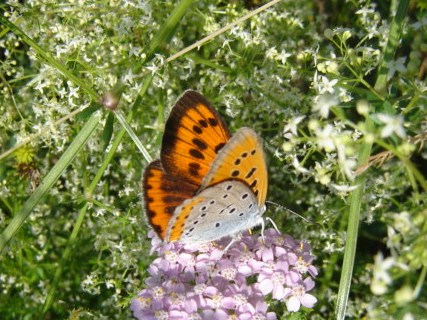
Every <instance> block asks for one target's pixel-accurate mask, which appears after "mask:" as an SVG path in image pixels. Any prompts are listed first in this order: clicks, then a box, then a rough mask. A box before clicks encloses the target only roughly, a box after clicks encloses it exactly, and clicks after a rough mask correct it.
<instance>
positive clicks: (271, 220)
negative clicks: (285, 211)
mask: <svg viewBox="0 0 427 320" xmlns="http://www.w3.org/2000/svg"><path fill="white" fill-rule="evenodd" d="M265 219H266V220H268V221H270V222H271V224H272V225H273V227H274V229H276V231H277V232H278V233H281V232H280V231H279V229H278V228H277V225H276V224H275V223H274V221H273V219H271V218H270V217H266V218H265ZM263 221H264V220H263ZM263 228H264V224H263ZM263 231H264V229H263Z"/></svg>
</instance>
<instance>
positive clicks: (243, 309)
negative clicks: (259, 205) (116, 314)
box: [131, 229, 317, 320]
mask: <svg viewBox="0 0 427 320" xmlns="http://www.w3.org/2000/svg"><path fill="white" fill-rule="evenodd" d="M151 236H152V237H153V239H152V244H153V251H156V252H157V253H158V255H159V258H157V259H156V260H154V261H153V263H152V264H151V265H150V267H149V269H148V272H149V274H150V277H148V278H147V280H146V289H143V290H142V291H141V292H140V293H139V294H138V296H137V297H135V298H134V299H133V300H132V303H131V310H132V312H133V315H134V317H135V318H136V319H147V320H150V319H153V320H155V319H160V320H162V319H190V320H191V319H193V320H196V319H218V320H222V319H229V318H233V319H241V320H244V319H248V320H249V319H277V316H276V314H275V313H274V312H269V311H268V310H267V309H268V303H267V301H266V300H267V299H269V300H270V301H271V300H272V299H273V300H278V301H283V302H285V303H286V307H287V309H288V311H298V310H299V309H300V307H301V305H302V306H304V307H307V308H311V307H313V306H314V304H315V303H316V302H317V299H316V298H315V297H314V296H313V295H311V294H309V293H308V292H309V291H310V290H311V289H313V287H314V281H313V279H312V278H314V277H316V275H317V270H316V268H315V267H314V266H313V265H312V264H311V263H312V261H313V258H314V257H313V256H312V255H311V253H310V246H309V245H308V244H307V243H306V242H303V241H301V242H296V241H295V240H294V239H292V237H290V236H283V235H281V234H279V233H278V232H277V231H276V230H274V229H268V230H266V231H265V232H264V237H261V236H259V235H250V234H248V233H244V234H243V235H242V236H241V238H240V239H239V240H238V241H235V242H234V243H233V244H232V245H231V246H230V247H229V249H228V250H227V251H226V252H224V251H223V248H224V247H225V246H226V245H227V244H228V243H227V241H228V242H230V239H223V240H222V241H219V242H216V243H209V244H206V245H202V246H200V245H199V246H197V247H195V246H193V247H192V246H189V245H182V244H181V243H179V242H172V243H167V244H163V243H161V242H160V241H159V240H158V239H157V237H154V236H153V235H151Z"/></svg>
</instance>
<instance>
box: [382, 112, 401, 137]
mask: <svg viewBox="0 0 427 320" xmlns="http://www.w3.org/2000/svg"><path fill="white" fill-rule="evenodd" d="M377 117H378V119H379V120H380V121H381V122H382V123H384V124H385V126H384V127H383V128H382V130H381V137H382V138H386V137H389V136H391V135H392V134H393V133H395V134H397V135H398V136H399V137H401V138H405V137H406V132H405V129H404V128H403V117H402V116H401V115H394V116H391V115H388V114H385V113H379V114H377Z"/></svg>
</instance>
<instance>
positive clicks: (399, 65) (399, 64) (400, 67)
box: [387, 57, 406, 80]
mask: <svg viewBox="0 0 427 320" xmlns="http://www.w3.org/2000/svg"><path fill="white" fill-rule="evenodd" d="M405 62H406V57H400V58H398V59H397V60H396V61H390V62H389V63H387V67H388V73H387V80H390V79H391V78H392V77H393V76H394V74H395V73H396V71H398V72H404V71H406V67H405Z"/></svg>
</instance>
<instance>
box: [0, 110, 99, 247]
mask: <svg viewBox="0 0 427 320" xmlns="http://www.w3.org/2000/svg"><path fill="white" fill-rule="evenodd" d="M100 119H101V115H100V113H99V112H95V113H94V114H92V116H91V117H90V118H89V119H88V121H87V122H86V124H85V125H84V127H83V128H82V130H81V131H80V132H79V134H78V135H77V136H76V137H75V138H74V140H73V142H72V143H71V144H70V146H69V147H68V148H67V150H66V151H65V152H64V154H63V155H62V156H61V158H60V159H59V160H58V162H57V163H56V164H55V165H54V167H53V168H52V169H51V170H50V171H49V173H48V174H47V175H46V176H45V178H44V179H43V180H42V182H41V183H40V185H39V186H38V187H37V189H36V190H34V192H33V193H32V194H31V196H30V197H29V198H28V200H27V201H26V202H25V204H24V206H23V207H22V208H21V210H20V211H19V212H18V214H17V215H16V216H15V217H14V218H13V219H12V221H11V222H10V223H9V225H8V226H7V227H6V229H5V230H4V231H3V233H2V234H1V235H0V252H2V251H3V249H4V248H5V246H6V244H7V243H8V242H9V240H10V239H11V238H12V237H13V236H14V235H15V233H16V232H17V231H18V230H19V228H20V227H21V225H22V224H23V223H24V221H25V219H26V218H27V217H28V215H29V214H30V213H31V211H32V210H33V209H34V207H35V206H36V205H37V204H38V203H39V202H40V200H41V199H42V198H43V197H44V196H45V195H46V194H47V193H48V192H49V190H50V189H51V188H52V186H53V185H54V184H55V182H56V181H57V180H58V179H59V177H60V176H61V174H62V173H63V172H64V171H65V169H66V168H67V167H68V166H69V165H70V163H71V162H72V161H73V159H74V157H75V156H76V155H77V154H78V153H79V151H80V150H81V149H82V148H83V146H84V145H85V144H86V142H87V141H88V139H89V138H90V137H91V136H92V134H93V133H94V132H95V129H96V128H97V127H98V125H99V121H100Z"/></svg>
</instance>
